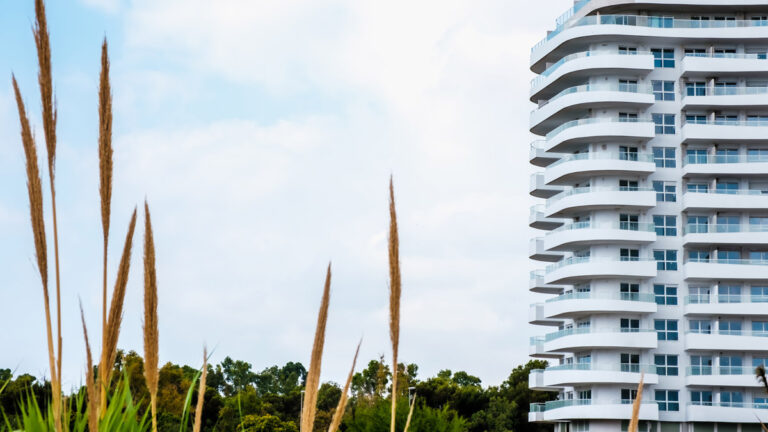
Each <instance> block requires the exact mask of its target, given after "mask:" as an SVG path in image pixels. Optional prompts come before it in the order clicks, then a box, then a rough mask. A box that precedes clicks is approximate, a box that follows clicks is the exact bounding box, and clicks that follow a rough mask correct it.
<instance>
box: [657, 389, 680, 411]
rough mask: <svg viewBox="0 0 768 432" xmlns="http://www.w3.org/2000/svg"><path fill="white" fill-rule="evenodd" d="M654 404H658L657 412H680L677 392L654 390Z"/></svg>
mask: <svg viewBox="0 0 768 432" xmlns="http://www.w3.org/2000/svg"><path fill="white" fill-rule="evenodd" d="M656 402H657V403H658V404H659V411H680V399H679V397H678V393H677V390H656Z"/></svg>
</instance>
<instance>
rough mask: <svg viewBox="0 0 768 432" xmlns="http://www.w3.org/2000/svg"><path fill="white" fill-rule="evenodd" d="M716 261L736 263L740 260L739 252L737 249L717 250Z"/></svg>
mask: <svg viewBox="0 0 768 432" xmlns="http://www.w3.org/2000/svg"><path fill="white" fill-rule="evenodd" d="M717 261H718V262H719V263H722V264H738V263H739V261H741V252H739V251H737V250H718V251H717Z"/></svg>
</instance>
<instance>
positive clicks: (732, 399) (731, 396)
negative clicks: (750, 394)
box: [720, 391, 744, 407]
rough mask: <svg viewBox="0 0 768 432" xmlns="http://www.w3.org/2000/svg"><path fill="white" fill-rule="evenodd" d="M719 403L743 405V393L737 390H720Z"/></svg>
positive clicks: (730, 405)
mask: <svg viewBox="0 0 768 432" xmlns="http://www.w3.org/2000/svg"><path fill="white" fill-rule="evenodd" d="M720 405H721V406H727V407H742V406H744V395H743V394H742V393H741V392H739V391H722V392H720Z"/></svg>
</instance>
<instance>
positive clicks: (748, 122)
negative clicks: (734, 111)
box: [686, 119, 768, 127]
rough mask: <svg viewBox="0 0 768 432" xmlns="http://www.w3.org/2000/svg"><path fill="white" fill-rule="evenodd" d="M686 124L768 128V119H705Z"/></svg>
mask: <svg viewBox="0 0 768 432" xmlns="http://www.w3.org/2000/svg"><path fill="white" fill-rule="evenodd" d="M686 124H696V125H713V126H754V127H766V126H768V119H756V120H752V119H745V120H730V119H715V120H710V119H705V120H695V121H686Z"/></svg>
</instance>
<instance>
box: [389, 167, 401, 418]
mask: <svg viewBox="0 0 768 432" xmlns="http://www.w3.org/2000/svg"><path fill="white" fill-rule="evenodd" d="M388 244H389V337H390V339H391V340H392V418H391V421H390V431H391V432H395V414H396V412H397V355H398V347H399V345H400V295H401V289H402V285H401V281H400V240H399V238H398V235H397V212H396V211H395V188H394V185H393V182H392V177H390V178H389V241H388Z"/></svg>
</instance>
